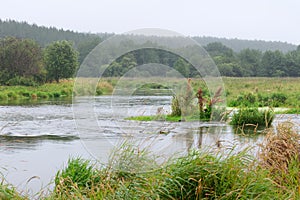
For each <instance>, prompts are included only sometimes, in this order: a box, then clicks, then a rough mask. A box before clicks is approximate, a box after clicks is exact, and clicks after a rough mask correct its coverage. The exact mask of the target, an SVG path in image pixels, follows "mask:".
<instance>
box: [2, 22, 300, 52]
mask: <svg viewBox="0 0 300 200" xmlns="http://www.w3.org/2000/svg"><path fill="white" fill-rule="evenodd" d="M112 35H113V34H112V33H98V34H92V33H79V32H74V31H69V30H63V29H57V28H55V27H45V26H38V25H36V24H33V25H30V24H28V23H27V22H17V21H14V20H5V21H2V20H1V19H0V38H2V37H6V36H15V37H20V38H31V39H34V40H36V41H37V42H38V43H39V44H40V45H41V46H45V45H47V44H49V43H51V42H52V41H56V40H70V41H73V42H74V44H75V46H78V45H80V43H85V42H89V41H94V40H97V41H100V40H104V39H106V38H108V37H110V36H112ZM192 38H193V39H195V40H196V41H197V42H199V43H200V44H201V45H203V46H206V45H207V44H209V43H212V42H221V43H222V44H224V45H225V46H227V47H229V48H231V49H233V50H234V51H235V52H239V51H241V50H242V49H246V48H249V49H257V50H261V51H266V50H272V51H274V50H280V51H282V52H288V51H292V50H295V49H296V48H297V46H296V45H293V44H289V43H286V42H269V41H261V40H240V39H226V38H216V37H192Z"/></svg>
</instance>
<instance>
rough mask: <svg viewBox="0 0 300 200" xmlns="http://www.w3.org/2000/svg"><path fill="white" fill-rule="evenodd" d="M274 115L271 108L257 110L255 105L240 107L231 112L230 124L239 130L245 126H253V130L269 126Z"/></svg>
mask: <svg viewBox="0 0 300 200" xmlns="http://www.w3.org/2000/svg"><path fill="white" fill-rule="evenodd" d="M274 116H275V115H274V112H273V110H272V109H264V110H259V109H258V108H257V107H256V108H240V109H239V110H238V111H237V112H235V113H233V115H232V118H231V121H230V124H231V125H234V126H235V128H238V129H241V130H243V129H244V128H245V127H246V128H251V127H253V129H254V130H257V128H258V127H264V128H268V127H270V126H271V124H272V122H273V120H274Z"/></svg>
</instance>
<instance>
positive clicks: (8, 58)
mask: <svg viewBox="0 0 300 200" xmlns="http://www.w3.org/2000/svg"><path fill="white" fill-rule="evenodd" d="M43 73H44V70H43V60H42V50H41V47H40V46H39V45H38V44H37V43H36V42H35V41H33V40H31V39H18V38H15V37H6V38H4V39H0V83H1V84H8V85H10V84H14V85H15V84H19V83H18V82H19V79H20V78H22V82H24V80H25V79H26V80H31V82H34V81H39V82H41V81H42V78H41V77H42V76H43ZM11 80H13V81H11Z"/></svg>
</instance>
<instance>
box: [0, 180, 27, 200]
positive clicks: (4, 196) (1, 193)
mask: <svg viewBox="0 0 300 200" xmlns="http://www.w3.org/2000/svg"><path fill="white" fill-rule="evenodd" d="M0 175H1V174H0ZM0 199H1V200H10V199H15V200H21V199H22V200H27V199H28V198H27V197H26V196H21V195H20V194H19V193H18V192H17V191H16V188H14V186H12V185H10V184H7V183H5V180H4V178H3V177H0Z"/></svg>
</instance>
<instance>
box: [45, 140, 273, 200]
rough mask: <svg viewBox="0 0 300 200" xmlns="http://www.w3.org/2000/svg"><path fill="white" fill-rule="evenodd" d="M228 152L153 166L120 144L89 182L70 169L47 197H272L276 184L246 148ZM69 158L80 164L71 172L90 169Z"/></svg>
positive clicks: (197, 154)
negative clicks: (107, 162)
mask: <svg viewBox="0 0 300 200" xmlns="http://www.w3.org/2000/svg"><path fill="white" fill-rule="evenodd" d="M233 152H234V151H231V153H229V154H227V155H224V154H222V153H220V152H212V151H208V150H203V151H191V152H190V153H189V154H188V155H187V156H183V157H180V158H176V159H175V158H171V159H170V160H168V161H166V162H165V163H162V164H160V165H158V164H157V163H156V158H155V157H153V156H151V155H150V154H149V152H148V151H147V150H145V149H144V150H141V149H139V148H136V147H134V146H132V145H130V144H124V145H122V146H121V147H120V148H118V150H117V151H115V152H114V153H113V154H112V157H111V159H110V162H109V164H108V165H107V166H106V167H104V168H101V169H94V170H93V173H91V174H93V175H92V176H90V178H89V181H88V180H86V181H84V182H82V180H81V179H78V178H74V177H73V174H74V173H73V172H72V173H71V174H70V175H68V176H64V177H63V178H62V177H61V179H60V181H59V182H56V183H57V184H58V185H56V187H55V188H56V189H55V191H54V193H53V194H52V195H51V198H50V197H49V199H70V198H72V199H86V198H90V199H273V197H274V191H276V189H277V187H276V185H274V183H273V181H272V180H270V179H269V177H268V173H267V172H268V171H267V170H265V169H263V168H256V166H257V165H256V164H255V160H254V158H253V157H252V156H250V155H249V154H248V153H247V151H246V150H244V151H242V152H239V153H233ZM72 162H75V163H76V166H80V167H79V168H77V169H79V170H75V171H78V172H81V171H86V169H87V168H88V169H90V168H89V167H87V165H86V162H85V161H84V160H71V161H70V162H69V164H68V166H67V168H66V169H68V170H69V169H70V166H69V165H74V163H72ZM78 164H79V165H78ZM66 169H65V170H63V171H62V172H66V171H68V170H66ZM72 171H73V170H72ZM88 171H89V170H88ZM75 174H76V173H75ZM88 174H90V173H88ZM95 177H96V178H97V179H96V178H95ZM69 180H72V181H69ZM61 183H66V184H67V185H65V184H64V185H61ZM87 183H89V184H87ZM80 185H81V186H80ZM58 186H63V187H58Z"/></svg>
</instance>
